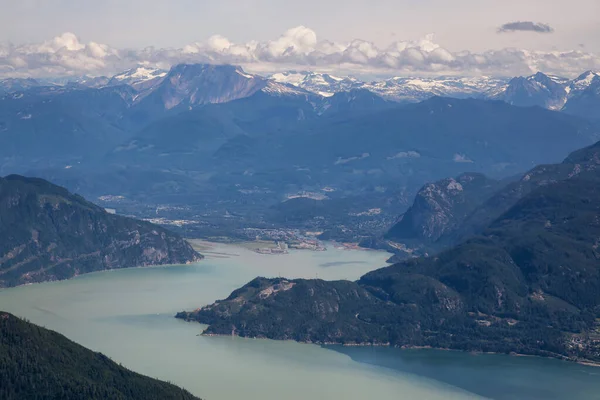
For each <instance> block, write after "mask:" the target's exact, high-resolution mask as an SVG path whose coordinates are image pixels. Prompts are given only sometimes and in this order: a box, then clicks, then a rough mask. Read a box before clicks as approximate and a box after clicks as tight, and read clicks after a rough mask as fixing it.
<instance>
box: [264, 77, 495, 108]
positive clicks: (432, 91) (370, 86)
mask: <svg viewBox="0 0 600 400" xmlns="http://www.w3.org/2000/svg"><path fill="white" fill-rule="evenodd" d="M270 79H272V80H274V81H276V82H280V83H287V84H291V85H294V86H297V87H300V88H303V89H305V90H307V91H309V92H313V93H316V94H319V95H321V96H324V97H330V96H333V95H334V94H335V93H340V92H348V91H351V90H355V89H366V90H368V91H370V92H373V93H375V94H377V95H378V96H380V97H383V98H385V99H387V100H392V101H407V102H417V101H422V100H425V99H428V98H430V97H432V96H454V97H473V96H481V95H482V94H483V93H485V92H487V91H490V90H492V89H495V88H497V87H499V86H502V85H503V84H505V83H506V80H504V79H495V78H488V77H480V78H463V77H439V78H413V77H408V78H406V77H395V78H390V79H387V80H382V81H373V82H364V81H360V80H358V79H356V78H353V77H339V76H335V75H330V74H324V73H317V72H306V71H303V72H297V71H288V72H282V73H277V74H273V75H271V76H270Z"/></svg>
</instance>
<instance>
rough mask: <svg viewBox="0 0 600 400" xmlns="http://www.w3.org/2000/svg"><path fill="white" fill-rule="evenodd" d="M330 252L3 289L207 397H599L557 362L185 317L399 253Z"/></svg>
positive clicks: (16, 307)
mask: <svg viewBox="0 0 600 400" xmlns="http://www.w3.org/2000/svg"><path fill="white" fill-rule="evenodd" d="M328 249H329V250H328V251H325V252H311V251H292V252H291V253H290V254H287V255H262V254H257V253H255V252H253V251H251V250H248V249H245V248H241V247H235V246H230V245H213V247H212V248H210V249H208V250H207V251H206V252H205V254H206V255H207V259H206V260H204V261H202V262H200V263H197V264H193V265H179V266H166V267H151V268H133V269H123V270H115V271H105V272H99V273H93V274H88V275H83V276H79V277H76V278H74V279H71V280H68V281H62V282H47V283H43V284H37V285H29V286H22V287H18V288H12V289H5V290H1V291H0V309H2V310H5V311H9V312H11V313H14V314H16V315H18V316H21V317H25V318H27V319H29V320H30V321H31V322H34V323H36V324H40V325H43V326H45V327H47V328H50V329H53V330H56V331H58V332H60V333H62V334H64V335H66V336H67V337H69V338H70V339H72V340H74V341H76V342H78V343H80V344H82V345H84V346H86V347H88V348H90V349H92V350H95V351H101V352H102V353H104V354H106V355H107V356H109V357H111V358H112V359H113V360H115V361H117V362H120V363H122V364H123V365H125V366H126V367H128V368H131V369H133V370H134V371H137V372H140V373H143V374H146V375H149V376H152V377H157V378H160V379H163V380H168V381H171V382H173V383H175V384H178V385H180V386H183V387H185V388H186V389H188V390H190V391H191V392H193V393H194V394H196V395H198V396H201V397H203V398H204V399H208V400H213V399H216V400H227V399H237V398H240V399H261V400H270V399H290V400H300V399H342V398H343V399H350V400H352V399H365V398H372V399H415V398H418V399H420V400H429V399H432V400H434V399H473V398H481V397H488V398H497V399H509V398H511V399H520V398H522V399H528V398H531V399H538V398H542V397H535V395H537V394H539V393H547V394H548V397H544V398H548V399H559V398H564V397H557V396H559V395H564V393H567V392H568V393H570V394H573V397H569V398H571V399H589V398H593V397H586V396H589V395H594V393H600V379H599V378H600V376H598V372H600V369H595V368H591V367H584V366H578V365H576V364H569V363H560V362H556V361H554V360H543V359H531V358H519V357H503V356H495V355H480V356H473V355H469V354H464V353H458V352H427V351H402V350H398V349H386V348H380V349H373V348H340V347H336V346H334V347H329V346H325V347H320V346H316V345H308V344H300V343H295V342H277V341H270V340H254V339H243V338H236V337H203V336H198V335H199V333H200V332H201V331H202V329H203V326H202V325H199V324H195V323H187V322H184V321H181V320H177V319H175V318H174V314H175V313H176V312H178V311H181V310H191V309H194V308H197V307H200V306H202V305H205V304H209V303H212V302H214V301H215V300H217V299H221V298H225V297H227V296H228V295H229V293H230V292H231V291H232V290H234V289H237V288H238V287H240V286H241V285H243V284H245V283H246V282H248V281H249V280H251V279H253V278H254V277H256V276H266V277H273V276H286V277H290V278H315V277H318V278H321V279H328V280H333V279H352V280H354V279H357V278H358V277H360V276H361V275H363V274H364V273H366V272H368V271H370V270H373V269H376V268H379V267H381V266H384V265H385V260H386V259H387V258H388V256H389V254H387V253H385V252H378V251H362V250H345V249H344V250H342V249H336V248H335V247H334V246H333V245H331V244H328ZM415 360H416V361H415ZM482 360H483V361H482ZM507 360H510V362H508V363H507ZM532 360H533V361H532ZM482 362H483V364H482ZM515 368H516V369H515ZM515 371H519V373H518V374H515ZM565 377H566V378H565ZM532 378H535V379H534V380H535V381H534V382H532ZM544 380H546V381H551V382H552V384H553V385H554V386H556V385H561V384H566V386H565V391H562V392H557V391H553V390H547V389H548V385H547V384H544V383H543V382H544ZM561 382H562V383H561ZM525 383H527V385H525ZM576 385H578V387H575V386H576ZM550 387H552V385H550ZM554 395H556V396H554ZM532 396H533V397H532ZM553 396H554V397H553Z"/></svg>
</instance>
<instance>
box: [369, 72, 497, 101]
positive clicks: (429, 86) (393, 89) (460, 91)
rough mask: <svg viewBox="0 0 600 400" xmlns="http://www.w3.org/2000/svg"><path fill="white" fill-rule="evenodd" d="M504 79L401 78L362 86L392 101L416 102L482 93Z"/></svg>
mask: <svg viewBox="0 0 600 400" xmlns="http://www.w3.org/2000/svg"><path fill="white" fill-rule="evenodd" d="M505 82H506V80H504V79H498V78H490V77H478V78H465V77H439V78H401V77H395V78H391V79H387V80H384V81H379V82H371V83H365V84H364V85H363V88H365V89H367V90H370V91H372V92H374V93H377V94H378V95H380V96H381V97H383V98H385V99H389V100H394V101H403V102H417V101H423V100H426V99H428V98H430V97H433V96H445V97H455V98H468V97H481V96H483V94H484V93H486V92H488V91H490V90H493V89H496V88H498V87H500V86H501V85H503V84H504V83H505Z"/></svg>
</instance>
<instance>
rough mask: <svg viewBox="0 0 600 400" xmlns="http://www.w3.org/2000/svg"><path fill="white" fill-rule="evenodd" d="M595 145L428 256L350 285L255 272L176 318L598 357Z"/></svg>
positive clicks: (306, 336) (222, 330)
mask: <svg viewBox="0 0 600 400" xmlns="http://www.w3.org/2000/svg"><path fill="white" fill-rule="evenodd" d="M599 149H600V145H599V144H596V145H594V146H592V147H589V148H585V149H583V150H581V151H578V152H575V153H573V154H572V155H571V156H569V157H568V158H567V159H566V160H565V162H564V163H562V164H557V165H550V166H541V167H538V168H539V169H536V171H537V172H538V173H539V174H540V176H542V175H543V176H544V178H543V179H540V180H537V184H535V185H532V187H531V190H529V191H528V192H527V193H523V195H522V196H521V197H520V199H519V200H517V201H516V203H513V204H510V205H508V207H507V209H506V211H504V212H502V213H501V214H500V215H499V216H498V217H496V218H494V219H493V220H492V221H491V222H489V223H488V224H487V225H486V226H485V227H484V229H483V230H482V231H481V232H480V233H479V235H476V236H471V237H470V238H468V239H467V240H466V241H464V242H462V243H461V244H460V245H457V246H455V247H452V248H450V249H448V250H445V251H442V252H441V253H439V254H437V255H435V256H433V257H422V258H416V259H412V260H409V261H405V262H402V263H398V264H396V265H393V266H390V267H387V268H382V269H379V270H376V271H373V272H370V273H368V274H366V275H365V276H363V277H362V278H361V279H360V280H359V281H357V282H344V281H340V282H324V281H319V280H286V279H283V278H278V279H264V278H257V279H255V280H254V281H252V282H250V283H249V284H247V285H246V286H244V287H242V288H241V289H238V290H236V291H234V292H233V293H232V294H231V295H230V296H229V297H228V298H227V299H225V300H222V301H217V302H216V303H215V304H212V305H208V306H205V307H202V308H200V309H198V310H196V311H192V312H182V313H179V314H178V315H177V317H178V318H183V319H186V320H194V321H199V322H201V323H206V324H209V327H208V328H207V329H206V331H205V334H227V335H230V334H232V333H233V334H236V335H240V336H244V337H267V338H272V339H293V340H299V341H305V342H316V343H344V344H384V345H393V346H432V347H437V348H452V349H460V350H469V351H487V352H489V351H491V352H501V353H511V352H513V353H522V354H533V355H541V356H550V357H558V358H564V359H569V360H576V361H592V362H596V363H597V362H600V324H599V323H598V321H599V318H600V268H599V263H598V260H600V253H599V252H598V240H599V239H598V238H599V237H600V223H599V222H598V221H599V220H600V206H599V204H600V169H599V168H598V167H599V166H600V157H599ZM528 176H529V178H528ZM534 180H535V178H534V177H533V176H532V175H531V174H527V175H526V176H525V177H524V178H523V179H522V180H521V181H520V182H518V183H513V184H511V185H521V186H523V184H527V183H528V182H531V181H534ZM509 186H510V185H509ZM513 187H514V186H513ZM496 201H498V200H496Z"/></svg>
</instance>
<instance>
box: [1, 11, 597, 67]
mask: <svg viewBox="0 0 600 400" xmlns="http://www.w3.org/2000/svg"><path fill="white" fill-rule="evenodd" d="M0 10H2V12H1V13H0V43H1V44H0V75H5V76H25V75H27V74H29V75H31V76H41V75H44V74H46V75H48V74H50V75H52V74H55V75H65V74H67V75H68V74H81V73H88V74H91V75H98V74H110V73H113V72H116V71H117V70H118V69H119V68H126V67H131V66H133V65H135V64H140V63H141V64H147V65H153V66H161V67H168V66H169V65H171V64H173V63H177V62H180V61H186V62H217V63H225V62H233V63H237V64H241V65H242V66H244V67H245V68H246V69H248V70H251V71H275V70H283V69H290V68H291V69H311V70H326V71H328V72H334V71H338V72H344V73H346V72H347V73H354V74H361V73H362V74H365V73H372V74H383V75H396V74H399V75H408V74H410V75H435V74H462V75H481V74H493V75H503V76H509V75H518V74H527V73H529V72H535V71H537V70H545V72H551V73H558V74H563V75H567V76H571V75H575V74H577V73H578V72H583V70H584V69H600V61H599V56H598V55H599V54H600V1H598V0H570V1H565V0H518V1H517V0H370V1H365V0H303V1H296V2H294V1H282V0H219V1H215V0H210V1H209V0H171V1H164V0H161V1H157V0H144V1H141V0H0ZM73 38H75V39H74V40H76V43H75V42H74V41H73ZM65 43H66V44H65ZM61 45H62V47H61ZM149 47H152V48H149ZM65 49H66V50H65ZM144 49H145V50H144ZM186 49H187V50H186ZM67 50H68V52H69V53H67ZM579 70H581V71H579Z"/></svg>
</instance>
